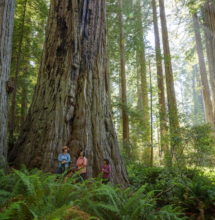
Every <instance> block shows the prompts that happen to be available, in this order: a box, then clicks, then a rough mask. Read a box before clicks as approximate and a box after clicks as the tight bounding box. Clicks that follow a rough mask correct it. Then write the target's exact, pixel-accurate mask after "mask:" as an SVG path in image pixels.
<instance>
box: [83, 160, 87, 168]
mask: <svg viewBox="0 0 215 220" xmlns="http://www.w3.org/2000/svg"><path fill="white" fill-rule="evenodd" d="M86 166H87V158H84V163H83V167H86Z"/></svg>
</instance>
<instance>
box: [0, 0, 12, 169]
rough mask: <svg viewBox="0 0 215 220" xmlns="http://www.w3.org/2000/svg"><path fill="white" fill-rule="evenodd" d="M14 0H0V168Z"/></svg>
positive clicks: (0, 164) (3, 164) (3, 160)
mask: <svg viewBox="0 0 215 220" xmlns="http://www.w3.org/2000/svg"><path fill="white" fill-rule="evenodd" d="M14 3H15V2H14V0H1V1H0V168H6V166H7V98H8V94H7V81H8V78H9V73H10V62H11V41H12V31H13V19H14V18H13V16H14Z"/></svg>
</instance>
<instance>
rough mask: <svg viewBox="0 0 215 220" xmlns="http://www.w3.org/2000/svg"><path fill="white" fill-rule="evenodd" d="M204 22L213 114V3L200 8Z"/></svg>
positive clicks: (214, 58) (214, 70)
mask: <svg viewBox="0 0 215 220" xmlns="http://www.w3.org/2000/svg"><path fill="white" fill-rule="evenodd" d="M202 12H203V20H204V32H205V38H206V49H207V57H208V67H209V76H210V85H211V93H212V98H213V99H212V100H213V110H214V114H215V62H214V61H215V2H214V1H213V0H207V1H205V4H204V5H203V8H202Z"/></svg>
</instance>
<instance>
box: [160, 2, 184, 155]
mask: <svg viewBox="0 0 215 220" xmlns="http://www.w3.org/2000/svg"><path fill="white" fill-rule="evenodd" d="M159 5H160V19H161V27H162V39H163V51H164V64H165V75H166V88H167V100H168V110H169V123H170V135H171V152H172V154H173V156H174V155H175V156H177V157H178V158H180V157H181V153H182V152H181V147H180V146H179V141H178V137H179V136H180V134H179V120H178V110H177V102H176V96H175V88H174V78H173V71H172V61H171V53H170V48H169V37H168V30H167V22H166V13H165V7H164V0H159Z"/></svg>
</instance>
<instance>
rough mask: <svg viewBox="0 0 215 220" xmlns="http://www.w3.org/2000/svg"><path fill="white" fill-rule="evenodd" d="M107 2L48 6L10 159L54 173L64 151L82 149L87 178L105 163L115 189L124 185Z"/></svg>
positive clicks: (64, 1) (74, 0)
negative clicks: (112, 98) (28, 101)
mask: <svg viewBox="0 0 215 220" xmlns="http://www.w3.org/2000/svg"><path fill="white" fill-rule="evenodd" d="M105 13H106V10H105V1H103V0H91V1H87V0H61V1H55V0H51V4H50V13H49V18H48V26H47V33H46V40H45V45H44V51H43V57H42V62H41V67H40V71H39V76H38V82H37V85H36V88H35V93H34V96H33V101H32V105H31V107H30V110H29V112H28V115H27V118H26V121H25V123H24V125H23V131H22V133H21V135H20V138H19V141H18V143H17V145H16V146H15V147H14V149H13V151H12V152H11V155H10V158H11V160H14V161H15V164H18V165H19V164H22V163H24V164H26V165H27V167H29V168H33V167H38V168H41V169H43V170H52V169H53V168H54V166H55V163H54V162H55V160H56V158H57V154H58V153H59V152H61V149H62V146H63V145H68V146H69V147H70V149H71V155H72V156H73V157H74V156H75V155H76V154H77V152H78V151H79V150H80V149H84V150H85V152H86V156H87V158H88V161H89V166H88V174H89V176H90V177H91V176H96V175H97V174H98V173H99V171H100V167H101V163H102V160H103V158H108V159H109V160H110V163H111V164H112V179H113V181H114V182H115V183H122V184H125V183H126V182H127V176H126V171H125V168H124V166H123V162H122V160H121V157H120V153H119V147H118V144H117V137H116V134H115V130H114V126H113V123H112V119H111V113H110V105H109V101H108V100H109V98H108V76H107V68H106V65H107V59H106V42H105V39H106V28H105Z"/></svg>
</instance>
